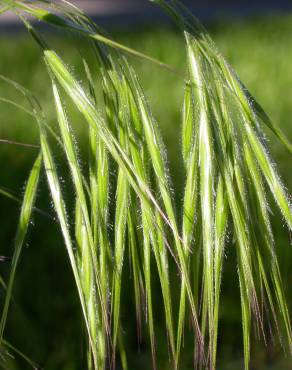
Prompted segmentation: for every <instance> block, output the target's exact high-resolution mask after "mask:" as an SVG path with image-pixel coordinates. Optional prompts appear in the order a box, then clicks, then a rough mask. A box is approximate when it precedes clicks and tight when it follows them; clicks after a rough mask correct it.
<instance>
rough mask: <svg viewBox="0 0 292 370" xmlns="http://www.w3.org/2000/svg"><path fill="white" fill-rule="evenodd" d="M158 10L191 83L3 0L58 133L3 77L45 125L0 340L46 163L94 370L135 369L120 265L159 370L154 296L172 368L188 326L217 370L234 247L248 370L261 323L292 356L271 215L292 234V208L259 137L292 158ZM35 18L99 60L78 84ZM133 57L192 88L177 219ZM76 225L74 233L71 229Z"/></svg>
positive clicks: (82, 26) (51, 9)
mask: <svg viewBox="0 0 292 370" xmlns="http://www.w3.org/2000/svg"><path fill="white" fill-rule="evenodd" d="M154 2H156V3H158V4H159V5H160V6H162V8H163V9H164V10H165V11H166V13H168V14H169V15H170V17H171V18H173V20H174V21H175V23H176V24H177V26H178V27H179V29H180V30H181V34H182V41H181V42H184V43H185V48H186V61H187V63H186V64H187V71H186V73H184V72H182V71H181V70H180V71H177V70H175V69H173V68H172V67H170V66H169V65H167V64H165V63H161V62H160V61H158V60H157V59H154V58H152V57H149V56H147V55H145V54H142V53H140V52H137V51H134V50H132V49H129V48H127V47H125V46H123V45H121V44H118V43H116V42H114V41H112V40H111V38H109V37H108V36H107V35H106V34H105V33H104V32H103V31H102V30H100V28H99V27H98V26H97V25H95V24H94V23H93V22H92V21H91V20H90V19H89V18H87V17H86V15H85V14H83V13H82V12H81V11H80V10H79V9H77V8H75V7H74V6H72V5H70V4H69V3H67V2H65V1H60V2H54V3H53V4H51V3H50V2H46V1H36V2H22V1H14V0H13V1H12V0H6V1H4V0H2V3H3V7H2V10H3V11H5V10H6V8H10V9H12V10H13V11H14V12H15V13H16V14H18V15H19V17H20V18H21V20H22V21H23V23H24V25H25V26H26V28H27V29H28V31H29V32H30V34H31V35H32V37H33V38H34V40H35V41H36V42H37V44H38V45H39V47H40V54H41V55H42V58H43V60H44V63H45V65H46V68H47V72H48V76H49V78H50V82H51V84H50V86H46V88H47V89H51V90H52V99H53V100H54V106H55V113H56V120H57V122H58V131H54V130H53V129H52V128H51V127H50V126H49V124H48V121H47V120H46V117H45V114H44V112H43V110H42V108H41V106H40V104H39V102H38V100H37V99H36V97H35V96H34V95H33V94H32V93H30V92H29V91H27V90H26V89H24V88H22V87H21V86H19V85H18V84H16V83H14V82H12V81H10V80H8V79H5V78H3V80H4V82H6V83H7V84H10V85H12V86H14V87H15V89H16V90H18V92H20V93H21V94H22V95H23V96H24V97H25V98H26V99H27V102H28V104H29V107H28V108H27V107H26V108H25V107H23V106H22V105H20V106H18V107H16V108H20V109H22V110H26V111H27V110H29V114H30V115H32V116H33V118H34V119H35V120H36V122H37V124H38V129H39V138H40V149H41V154H40V155H39V157H38V158H37V160H36V163H35V165H34V167H33V170H32V172H31V175H30V177H29V180H28V184H27V190H26V192H25V196H24V200H23V206H22V213H21V217H20V221H19V228H18V233H17V238H16V242H15V256H14V259H13V261H12V270H11V276H10V280H9V283H8V287H7V293H6V301H5V304H4V309H3V314H2V319H1V326H0V335H1V340H2V341H3V334H5V331H4V329H5V323H6V318H7V313H8V308H9V302H10V300H11V292H12V285H13V280H14V277H15V274H16V269H17V263H18V259H19V255H20V253H21V249H22V246H23V240H24V236H25V233H26V230H27V226H28V223H29V219H30V216H31V211H32V209H33V204H34V199H35V194H36V189H37V184H38V177H39V170H40V163H41V161H42V163H43V167H44V172H45V174H46V177H47V182H48V187H49V190H50V196H51V199H52V201H53V204H54V208H55V211H56V215H57V220H58V223H59V225H60V230H61V232H62V235H63V238H64V243H65V246H66V249H67V252H68V257H69V260H70V264H71V267H72V271H73V276H74V279H75V282H76V287H77V291H78V295H79V299H80V304H81V309H82V314H83V319H84V324H85V329H86V338H87V344H88V349H87V350H88V368H89V369H96V370H97V369H98V370H102V369H106V368H107V367H108V366H115V364H116V358H117V355H118V356H119V359H120V363H121V364H122V367H123V368H124V369H126V368H127V347H126V345H125V342H124V336H123V322H122V320H121V315H120V311H121V307H122V306H123V304H124V299H123V298H124V297H123V292H124V289H126V288H125V286H124V285H123V272H124V265H125V264H126V263H127V261H128V260H129V261H130V262H129V263H130V267H131V273H132V276H133V278H132V282H133V287H132V288H131V289H132V294H133V296H134V301H135V304H136V321H137V335H138V337H141V336H143V335H145V333H144V332H143V331H142V329H144V328H145V325H144V324H143V322H144V321H145V320H146V322H147V325H146V327H147V329H148V335H149V342H150V347H151V352H152V359H153V367H154V368H156V366H157V365H156V335H155V321H156V317H155V310H154V305H155V299H156V297H157V295H158V294H159V295H160V296H161V299H162V302H163V311H164V318H165V329H166V333H167V339H166V340H165V346H166V347H167V346H168V347H169V354H170V361H171V364H172V367H173V368H174V369H177V368H180V360H181V351H182V345H183V337H184V332H185V330H187V329H186V326H187V325H186V323H188V322H190V323H191V325H190V326H191V330H192V332H193V338H194V348H195V350H194V362H195V363H196V364H197V365H198V366H200V367H202V368H206V369H210V370H214V369H215V368H216V359H217V341H218V318H219V311H220V297H221V281H222V279H224V271H223V270H224V256H225V252H226V248H232V249H234V250H235V251H236V256H237V269H238V276H237V277H238V281H239V289H240V298H241V310H242V329H243V348H244V360H245V368H246V369H248V368H249V363H250V349H251V348H250V335H251V327H252V323H254V326H255V331H256V332H257V333H258V335H259V336H261V337H262V338H263V340H264V341H267V340H269V338H267V336H268V335H269V334H268V333H267V332H266V331H265V329H264V328H265V326H266V321H267V320H268V321H269V325H270V327H271V329H272V330H273V331H274V332H275V333H276V334H277V335H278V336H279V338H280V340H281V343H282V345H283V347H285V348H287V350H288V352H291V349H292V337H291V325H290V318H289V312H288V308H287V303H286V299H285V295H284V292H283V287H282V281H281V275H280V269H279V265H278V260H277V254H276V250H275V245H274V244H275V243H274V236H273V231H272V226H271V220H270V213H271V209H272V208H278V209H279V210H280V212H281V214H282V217H283V219H284V220H285V223H286V225H287V228H288V229H290V230H291V227H292V214H291V205H290V200H289V196H288V194H287V191H286V189H285V187H284V186H283V185H282V183H281V180H280V177H279V174H278V171H277V167H276V165H275V164H274V163H273V161H272V159H271V157H270V155H269V151H268V147H267V142H266V140H265V136H264V132H263V127H266V128H268V129H270V130H271V132H272V133H273V134H274V137H275V140H279V141H280V142H281V143H282V145H284V146H285V147H286V149H287V155H290V153H291V148H292V147H291V144H290V143H289V141H288V140H287V139H286V138H285V136H284V135H283V134H282V132H281V131H280V130H279V128H278V127H277V126H275V125H274V124H273V123H272V121H271V120H270V119H269V117H268V116H267V114H266V113H265V112H264V110H263V109H262V108H261V106H260V105H259V104H258V102H257V101H256V100H255V99H254V98H253V97H252V95H251V94H250V93H249V91H248V90H247V89H246V88H245V86H244V85H243V83H242V82H241V81H240V80H239V78H238V77H237V75H236V73H235V72H234V70H233V69H232V67H231V66H230V65H229V64H228V63H227V61H226V60H225V59H224V58H223V56H222V55H221V54H220V52H219V51H218V50H217V48H216V46H215V45H214V43H213V41H212V39H211V38H210V36H209V35H208V33H207V32H206V30H205V29H204V28H203V27H202V26H201V25H200V24H199V22H198V21H197V20H196V19H195V18H194V17H193V15H192V14H190V13H189V12H188V10H187V9H185V8H184V7H183V6H182V5H181V4H179V3H178V2H176V1H173V2H166V1H163V0H157V1H154ZM28 15H29V16H31V17H34V18H36V19H38V20H41V21H43V22H46V23H49V24H50V25H51V26H53V27H58V28H59V29H61V30H67V31H68V32H70V33H73V34H75V33H78V34H81V35H82V37H84V38H85V39H87V40H89V42H90V44H91V50H92V53H93V55H94V56H95V60H94V62H93V63H89V62H88V61H87V60H86V58H85V57H84V58H83V64H84V80H83V81H79V80H78V79H77V78H76V76H75V75H74V73H73V72H72V69H71V67H70V66H68V65H67V64H66V63H65V62H64V61H63V60H62V58H61V57H60V56H59V55H58V53H57V52H56V51H55V50H54V48H53V46H51V45H50V44H49V42H47V41H46V40H45V38H44V37H43V36H42V35H41V34H40V32H38V31H37V30H36V29H35V28H34V26H33V25H32V24H31V23H30V21H29V20H28V18H27V16H28ZM125 54H127V55H132V56H134V57H136V58H139V59H141V60H144V61H147V62H148V63H154V64H156V65H157V67H158V68H163V69H166V70H167V71H169V73H173V74H174V75H175V76H176V78H177V79H178V80H181V79H184V80H185V96H184V101H183V102H182V112H183V114H182V124H181V128H180V129H178V130H177V132H178V134H177V136H178V139H177V148H180V154H179V155H180V156H181V158H182V159H181V165H182V166H183V167H184V179H183V183H184V189H183V192H184V194H183V199H182V202H181V204H180V205H179V206H178V207H177V206H176V204H175V194H174V191H173V186H172V179H171V176H170V172H169V169H168V151H167V147H166V145H165V144H164V139H163V136H162V135H161V133H160V129H159V123H158V122H157V121H156V120H155V117H154V116H153V113H152V111H151V107H150V105H149V102H148V101H147V99H146V98H145V94H144V91H143V87H142V86H141V84H140V82H139V80H138V77H137V75H136V73H135V70H134V69H133V67H132V66H131V65H130V63H129V61H128V60H127V58H126V56H125ZM161 99H163V96H161ZM7 103H10V104H11V103H13V102H11V101H10V102H9V101H7ZM13 104H15V102H14V103H13ZM66 107H68V108H69V107H70V109H68V112H70V111H71V110H72V109H76V110H77V111H79V112H80V117H82V119H81V118H80V121H83V123H82V124H83V125H84V126H85V129H86V132H87V136H88V145H87V146H88V160H87V162H86V164H85V165H84V164H82V163H81V161H80V158H79V138H78V137H75V136H74V134H73V131H72V124H71V121H70V114H69V113H68V112H67V110H66ZM26 113H27V112H26ZM179 136H180V137H179ZM179 145H180V147H179ZM56 146H58V147H60V148H61V150H62V152H63V154H64V157H65V158H66V161H67V169H68V171H69V172H70V180H71V183H72V186H73V188H74V191H75V207H74V212H71V213H70V212H68V211H67V210H68V209H69V208H68V207H67V205H66V191H65V190H64V189H63V186H62V174H60V171H59V170H58V166H57V163H56V159H55V155H54V153H55V148H56ZM288 153H289V154H288ZM268 193H270V194H271V195H272V196H273V197H274V200H275V202H274V204H273V205H269V204H268V200H267V194H268ZM72 220H74V222H73V225H74V230H72V227H70V225H72ZM111 220H113V225H111ZM154 274H155V275H157V276H158V280H159V286H160V289H159V292H157V291H156V290H155V291H154V289H153V276H154ZM3 343H4V342H3Z"/></svg>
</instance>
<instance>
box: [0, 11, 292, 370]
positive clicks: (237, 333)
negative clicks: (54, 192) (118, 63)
mask: <svg viewBox="0 0 292 370" xmlns="http://www.w3.org/2000/svg"><path fill="white" fill-rule="evenodd" d="M209 30H210V32H211V33H212V36H213V37H214V39H215V41H216V43H217V44H218V46H219V49H220V50H221V51H222V53H223V54H224V55H225V56H226V58H227V59H228V61H229V62H230V63H231V64H232V65H233V66H234V68H235V70H236V71H237V72H238V74H239V75H240V77H241V79H242V80H243V82H244V83H245V84H246V85H247V87H248V88H249V89H250V90H251V92H252V93H253V94H254V95H255V96H256V97H257V99H258V101H259V102H260V103H261V104H262V105H263V107H264V108H265V109H266V111H267V112H268V113H269V115H270V116H271V118H272V120H273V121H274V122H275V123H276V124H277V125H278V126H279V127H281V129H282V130H283V131H284V132H285V133H286V135H287V136H288V137H289V138H290V139H292V124H291V122H292V67H291V61H292V16H281V17H277V18H272V17H266V18H263V19H253V20H248V21H246V20H245V21H238V20H237V21H236V22H235V21H225V22H217V23H216V24H213V25H211V26H210V27H209ZM113 35H114V37H115V38H116V39H117V40H118V41H120V42H122V43H125V44H127V45H129V46H131V47H133V48H137V49H139V50H141V51H143V52H145V53H148V54H150V55H152V56H155V57H156V58H158V59H160V60H162V61H164V62H167V63H168V64H171V65H173V66H174V67H176V68H177V69H180V70H182V71H184V69H185V50H184V45H183V42H182V38H181V36H180V35H179V34H178V33H177V32H176V31H175V30H173V29H171V28H162V27H159V26H155V27H151V28H150V27H149V28H146V29H142V30H139V29H137V30H135V32H132V33H128V32H121V31H119V32H117V31H114V32H113ZM50 39H51V45H53V46H54V47H55V48H56V49H57V50H59V52H60V53H61V54H62V56H63V57H64V59H65V60H66V61H67V62H68V64H70V65H72V66H74V67H73V68H74V71H75V74H76V75H77V76H80V78H82V73H83V72H82V62H81V58H80V55H86V56H88V58H89V59H90V58H92V56H91V55H90V53H89V51H88V45H87V44H86V43H85V42H84V41H83V40H81V39H80V40H78V38H74V39H73V38H72V37H71V38H70V37H66V36H65V35H64V37H63V38H61V37H59V36H58V37H57V36H56V35H55V34H51V35H50ZM76 46H77V47H76ZM0 50H1V54H0V74H2V75H5V76H7V77H10V78H11V79H13V80H16V81H18V82H19V83H21V84H23V85H24V86H26V87H27V88H28V89H30V90H31V91H33V92H34V93H35V94H36V96H37V97H38V98H39V99H40V101H41V103H42V105H43V108H44V111H45V113H46V115H47V117H48V119H49V122H50V124H51V125H52V127H54V125H55V117H54V110H53V109H52V107H53V105H52V97H51V91H50V89H48V83H49V82H48V81H49V79H48V77H47V74H46V70H45V67H44V65H43V62H42V60H41V57H40V53H39V50H38V48H37V46H36V45H35V43H34V42H33V41H32V40H31V39H30V38H29V36H27V35H26V34H21V35H19V34H17V35H1V36H0ZM130 61H131V62H132V63H133V64H134V66H135V68H136V70H137V72H138V74H139V76H140V79H141V82H142V85H143V86H144V90H145V93H146V95H147V97H148V98H149V101H150V103H151V106H152V108H153V112H154V115H155V117H156V118H157V121H158V124H159V126H160V127H161V130H162V132H163V135H164V138H165V141H166V145H167V149H168V154H169V156H168V158H169V165H170V172H171V176H172V178H173V179H174V181H173V189H174V192H175V194H176V199H177V203H178V204H180V200H181V198H182V191H181V187H182V183H183V176H184V174H183V172H182V165H181V163H182V162H181V158H180V154H179V153H180V140H179V135H180V125H181V106H182V96H183V80H180V78H179V77H176V76H174V75H172V74H170V73H168V72H166V71H164V70H161V69H159V68H158V67H156V66H153V65H150V64H149V63H147V62H141V61H137V60H133V59H130ZM0 96H1V97H3V98H6V99H9V98H12V99H13V100H15V99H17V101H18V102H19V103H23V101H22V98H21V97H20V96H17V95H15V93H14V91H13V90H12V89H11V88H9V87H7V85H6V84H4V83H2V82H1V83H0ZM71 113H72V117H73V122H74V130H75V134H76V136H78V138H81V139H80V140H81V141H82V142H83V145H82V150H81V156H82V153H83V151H85V150H86V137H85V135H83V134H82V127H83V124H84V123H83V122H82V120H81V117H80V116H79V115H78V114H77V113H76V112H71ZM267 137H268V139H269V140H270V147H271V152H272V155H273V157H274V158H275V160H276V162H277V163H278V165H279V169H280V173H281V175H282V178H283V182H284V183H285V184H286V185H287V187H288V188H290V189H291V185H292V170H291V156H289V154H288V152H287V151H286V150H285V149H283V148H282V147H281V146H280V145H279V144H278V142H277V140H276V139H275V138H273V137H271V135H270V133H269V132H267ZM0 139H11V140H16V141H22V142H26V143H34V144H38V132H37V128H36V124H35V123H34V122H32V121H31V119H30V117H29V116H28V115H25V114H24V113H22V112H20V111H18V110H16V109H15V108H14V107H11V106H9V105H7V104H4V103H2V102H0ZM35 155H36V150H34V149H26V148H22V147H16V146H12V145H7V144H1V143H0V158H1V180H0V186H2V187H3V188H8V189H9V190H10V191H13V192H14V193H15V194H18V195H19V196H20V195H21V194H22V189H23V185H24V183H25V179H26V177H27V174H28V171H29V169H30V166H31V165H32V160H33V158H34V157H35ZM57 156H58V158H59V157H60V158H59V159H60V167H59V170H60V173H62V156H61V154H58V155H57ZM85 165H86V164H85V163H84V167H85ZM62 176H63V177H64V181H65V180H66V173H63V174H62ZM64 186H66V189H67V190H68V191H69V192H70V190H71V185H70V184H64ZM46 192H47V187H46V182H45V179H44V176H43V178H42V190H41V191H40V194H39V201H38V204H37V205H38V206H39V207H41V208H43V209H46V210H47V211H48V212H51V213H52V210H51V209H50V207H51V206H50V204H49V203H50V202H49V201H48V197H47V193H46ZM0 201H1V206H0V220H1V228H0V245H1V255H2V254H3V255H8V256H9V255H11V254H12V246H13V239H14V235H15V230H16V223H17V218H18V214H19V206H18V205H17V204H15V203H13V202H12V201H10V200H7V199H6V198H4V197H2V196H1V198H0ZM68 201H69V202H70V199H68ZM273 221H274V230H275V234H276V238H277V250H278V253H279V256H280V266H281V268H282V276H283V280H284V283H285V286H286V292H287V296H288V299H289V303H290V307H291V312H292V290H291V286H292V285H291V284H292V251H291V248H290V247H289V240H288V237H287V235H286V234H287V231H286V229H285V227H284V226H283V222H282V218H281V216H280V215H279V214H275V215H274V217H273ZM72 222H73V220H72ZM34 225H35V226H34V227H32V228H31V231H30V235H29V238H28V243H27V248H26V249H25V250H24V252H23V256H22V260H21V264H20V266H19V270H18V273H17V280H16V283H15V290H14V302H13V305H12V307H11V311H10V316H9V322H8V326H7V330H6V338H7V339H9V340H10V341H11V342H12V343H13V344H15V345H16V346H18V347H19V348H21V349H22V350H23V351H24V352H25V353H27V354H29V355H30V356H31V357H32V358H33V359H34V360H35V361H37V362H38V363H40V364H41V365H42V366H43V367H44V368H45V369H46V370H50V369H52V370H53V369H60V370H75V369H76V370H77V369H81V368H82V364H81V361H82V357H83V359H84V358H85V353H84V352H83V348H82V346H83V345H82V340H81V339H80V337H81V334H82V331H83V327H82V324H81V319H80V312H79V303H78V299H77V295H76V291H75V287H74V283H73V278H72V275H71V271H70V266H69V263H68V261H67V256H66V252H65V248H64V246H63V243H62V239H61V237H60V235H59V233H58V227H57V226H56V225H55V224H54V222H52V221H51V220H48V219H45V218H44V217H42V216H39V215H36V216H35V218H34ZM227 255H228V257H229V258H228V260H227V261H226V267H225V271H224V277H223V300H222V304H223V308H222V309H221V316H220V319H221V331H220V335H219V359H220V361H219V365H220V366H221V368H222V369H225V370H228V369H230V370H231V369H235V368H236V369H239V368H243V367H242V366H243V365H242V347H241V340H242V339H241V325H240V322H241V312H240V305H239V297H238V295H237V294H238V293H237V291H238V281H237V279H236V261H235V258H234V254H233V251H232V250H230V251H227ZM0 272H1V275H3V276H4V277H7V274H8V272H9V264H1V265H0ZM0 297H1V300H3V292H1V296H0ZM128 301H129V307H131V305H132V303H133V302H132V301H131V300H130V298H129V299H128ZM157 309H158V310H159V307H158V308H157ZM130 310H131V309H130ZM122 314H123V313H122ZM126 314H127V310H126V311H125V312H124V320H125V321H127V315H126ZM130 317H131V316H130ZM222 328H223V329H222ZM126 334H127V338H128V342H127V345H128V349H129V352H132V353H133V356H130V369H135V368H137V366H139V368H140V369H141V370H142V369H149V367H150V361H151V359H150V355H149V351H148V349H149V348H148V349H147V348H146V344H142V346H141V348H140V352H139V353H138V349H137V344H136V341H135V328H134V327H133V328H132V329H131V328H129V329H128V332H127V333H126ZM157 335H158V353H160V349H159V340H163V339H164V332H163V331H162V330H161V329H160V325H158V324H157ZM187 339H188V337H186V346H185V347H186V349H185V352H186V353H185V363H184V369H191V368H192V354H191V344H190V345H189V344H188V343H187V342H188V341H187ZM252 352H253V353H252V358H253V366H254V369H261V370H265V369H277V370H289V369H291V359H285V358H283V356H282V355H281V351H280V349H279V348H278V347H276V348H270V345H268V348H265V347H264V345H263V344H259V343H258V342H257V341H256V340H255V341H254V343H253V345H252ZM18 366H19V367H15V369H21V370H22V369H25V365H24V364H21V365H18ZM83 368H84V367H83ZM160 368H161V369H167V368H168V363H167V354H166V353H164V352H163V353H161V364H160Z"/></svg>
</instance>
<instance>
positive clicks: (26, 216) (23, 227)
mask: <svg viewBox="0 0 292 370" xmlns="http://www.w3.org/2000/svg"><path fill="white" fill-rule="evenodd" d="M41 163H42V155H41V154H39V155H38V157H37V159H36V161H35V163H34V165H33V168H32V170H31V173H30V175H29V178H28V182H27V185H26V189H25V193H24V198H23V202H22V207H21V212H20V218H19V223H18V228H17V233H16V238H15V244H14V252H13V258H12V262H11V271H10V276H9V281H8V284H7V290H6V296H5V301H4V306H3V311H2V315H1V322H0V342H1V341H2V339H3V333H4V329H5V325H6V320H7V315H8V310H9V305H10V301H11V296H12V289H13V284H14V280H15V274H16V270H17V267H18V262H19V258H20V255H21V251H22V248H23V243H24V240H25V237H26V234H27V230H28V227H29V223H30V221H31V215H32V211H33V205H34V201H35V197H36V193H37V188H38V181H39V176H40V169H41Z"/></svg>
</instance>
